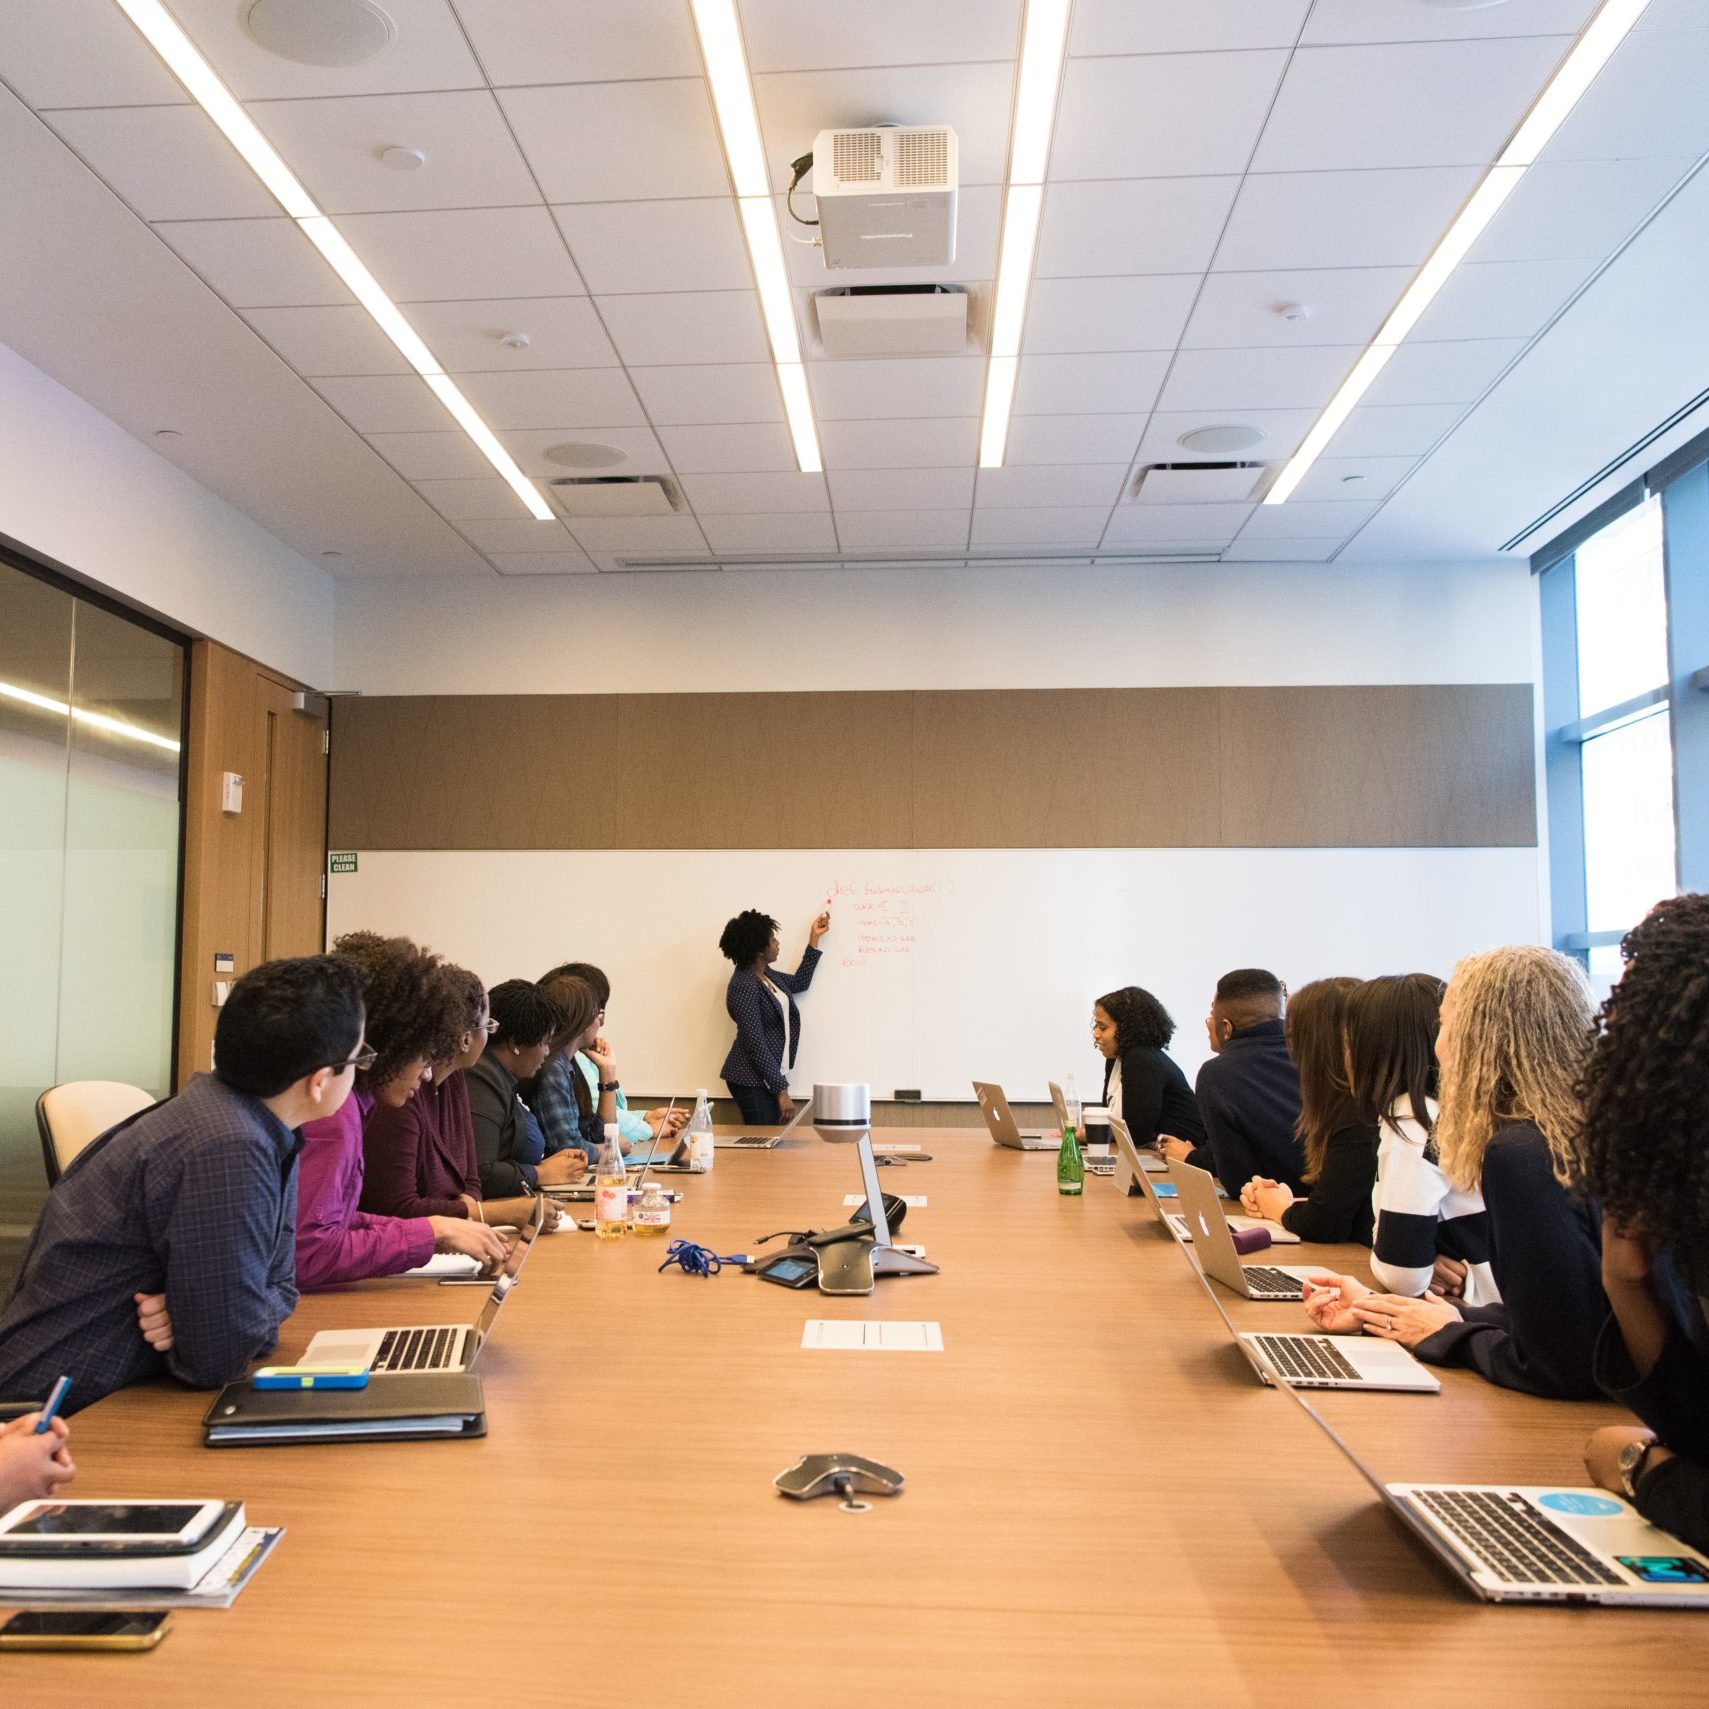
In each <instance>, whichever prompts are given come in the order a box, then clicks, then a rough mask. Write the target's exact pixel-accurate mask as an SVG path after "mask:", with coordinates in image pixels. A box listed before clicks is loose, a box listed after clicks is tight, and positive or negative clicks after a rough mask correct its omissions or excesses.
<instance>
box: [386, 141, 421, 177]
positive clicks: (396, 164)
mask: <svg viewBox="0 0 1709 1709" xmlns="http://www.w3.org/2000/svg"><path fill="white" fill-rule="evenodd" d="M376 152H377V153H378V155H379V158H380V161H381V163H382V164H383V165H386V166H389V167H391V169H392V170H393V171H394V172H414V171H415V170H416V169H417V168H418V167H422V166H425V165H426V164H427V151H426V150H425V149H421V148H404V147H402V146H401V145H399V144H396V143H394V144H393V145H392V147H390V148H382V149H379V150H377V151H376Z"/></svg>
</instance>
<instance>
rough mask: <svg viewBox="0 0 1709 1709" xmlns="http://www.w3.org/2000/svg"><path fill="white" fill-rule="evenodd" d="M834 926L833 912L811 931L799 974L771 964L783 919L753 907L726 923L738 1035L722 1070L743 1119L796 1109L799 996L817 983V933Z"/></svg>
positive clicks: (729, 1002) (766, 1120) (723, 942)
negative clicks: (792, 1091) (793, 1086)
mask: <svg viewBox="0 0 1709 1709" xmlns="http://www.w3.org/2000/svg"><path fill="white" fill-rule="evenodd" d="M830 929H831V916H830V914H829V912H826V913H823V914H821V915H820V916H819V917H818V918H817V919H816V920H815V921H814V922H813V924H812V925H811V926H810V927H809V928H808V932H807V949H806V953H805V954H804V955H803V956H802V957H801V965H800V966H799V967H798V968H796V970H795V971H794V972H793V973H779V972H777V971H776V969H775V968H774V967H773V965H772V964H773V963H774V962H775V961H776V960H777V957H778V943H777V921H776V920H774V919H772V917H771V916H770V915H769V914H762V913H760V912H759V910H758V909H755V908H747V909H744V910H743V911H742V912H741V913H740V914H738V915H737V916H736V917H735V919H733V920H732V921H730V923H729V924H728V925H727V926H725V928H724V935H723V936H722V937H721V938H719V940H718V947H719V949H721V950H722V951H723V952H724V954H725V955H726V956H727V957H728V958H729V959H730V960H731V961H733V962H734V963H735V964H736V971H735V972H734V973H732V974H731V975H730V983H729V985H728V987H726V989H725V992H724V1008H725V1010H726V1011H727V1012H728V1014H729V1016H730V1019H731V1020H733V1021H734V1022H735V1023H736V1039H735V1042H734V1043H733V1044H732V1045H731V1046H730V1054H729V1055H728V1056H726V1057H725V1058H724V1066H723V1068H722V1070H721V1071H720V1072H721V1073H722V1074H723V1076H724V1084H725V1085H726V1086H728V1087H729V1088H730V1096H731V1097H732V1098H734V1099H735V1100H736V1107H737V1108H738V1109H739V1110H740V1111H741V1112H742V1120H743V1121H745V1122H754V1123H756V1124H775V1123H777V1122H782V1121H788V1120H789V1118H790V1117H791V1116H792V1115H794V1114H795V1100H794V1099H793V1098H791V1097H790V1095H789V1070H790V1069H791V1068H793V1067H794V1066H795V1047H796V1045H797V1044H798V1043H799V1042H800V1039H801V1017H800V1014H799V1013H798V1012H797V1010H796V1007H795V999H796V998H797V997H799V996H800V995H801V994H802V993H803V992H804V991H805V990H806V989H807V987H808V986H809V985H811V984H812V983H813V970H814V968H815V967H817V966H818V964H819V940H820V938H822V937H823V936H824V935H825V933H826V932H828V931H829V930H830Z"/></svg>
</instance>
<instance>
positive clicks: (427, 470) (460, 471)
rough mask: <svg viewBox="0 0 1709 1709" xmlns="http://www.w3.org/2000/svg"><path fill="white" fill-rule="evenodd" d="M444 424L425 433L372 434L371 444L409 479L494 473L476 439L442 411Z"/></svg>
mask: <svg viewBox="0 0 1709 1709" xmlns="http://www.w3.org/2000/svg"><path fill="white" fill-rule="evenodd" d="M441 419H442V421H443V422H444V426H443V427H441V428H439V429H437V430H430V431H428V432H424V433H371V434H369V435H368V443H369V444H370V445H372V446H373V447H374V449H375V450H376V451H378V452H379V453H380V455H381V456H382V457H384V458H385V459H386V461H387V462H388V463H390V464H391V466H392V467H393V468H394V469H396V470H397V472H398V473H399V474H400V475H402V476H403V477H404V478H405V479H406V480H411V481H438V480H460V479H468V478H472V477H474V476H477V475H485V474H490V473H491V471H492V465H491V464H490V463H489V462H488V461H487V460H486V458H485V457H483V456H482V455H481V454H480V452H479V451H477V450H476V449H475V442H474V441H473V440H472V439H471V438H470V437H469V436H468V434H466V433H464V432H462V431H461V429H459V428H457V427H454V426H453V425H452V423H451V418H450V417H449V416H447V415H445V414H444V412H443V411H441Z"/></svg>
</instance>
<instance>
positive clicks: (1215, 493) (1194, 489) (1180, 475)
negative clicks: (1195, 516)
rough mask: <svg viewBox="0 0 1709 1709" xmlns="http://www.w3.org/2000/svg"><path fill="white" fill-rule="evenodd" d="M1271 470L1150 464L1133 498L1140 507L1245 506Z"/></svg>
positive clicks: (1266, 466) (1233, 465) (1256, 466)
mask: <svg viewBox="0 0 1709 1709" xmlns="http://www.w3.org/2000/svg"><path fill="white" fill-rule="evenodd" d="M1269 471H1270V465H1269V464H1268V463H1147V464H1146V465H1145V467H1144V468H1143V469H1141V470H1140V471H1139V473H1138V474H1137V475H1136V476H1135V477H1134V483H1133V491H1132V493H1131V494H1130V495H1129V497H1130V498H1132V499H1133V500H1135V501H1136V502H1138V503H1139V504H1243V503H1245V502H1246V501H1248V500H1250V499H1251V498H1252V497H1253V496H1254V495H1255V494H1256V492H1257V489H1258V486H1259V484H1260V482H1262V480H1263V479H1264V477H1265V476H1266V475H1267V474H1268V473H1269Z"/></svg>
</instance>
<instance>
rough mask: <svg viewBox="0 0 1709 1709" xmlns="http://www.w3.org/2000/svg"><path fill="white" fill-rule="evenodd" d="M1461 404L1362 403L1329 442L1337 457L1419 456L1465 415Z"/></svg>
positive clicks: (1463, 406)
mask: <svg viewBox="0 0 1709 1709" xmlns="http://www.w3.org/2000/svg"><path fill="white" fill-rule="evenodd" d="M1465 407H1466V406H1465V405H1464V404H1388V405H1385V406H1383V407H1381V408H1372V407H1371V405H1369V404H1361V405H1360V406H1359V408H1358V409H1356V410H1354V411H1353V413H1352V414H1351V415H1350V416H1348V418H1347V419H1346V421H1344V422H1343V423H1342V424H1341V430H1340V431H1339V432H1338V433H1337V434H1336V435H1335V437H1334V438H1333V439H1332V440H1330V442H1329V448H1330V450H1331V451H1332V452H1334V454H1335V455H1336V457H1338V458H1341V457H1422V456H1423V455H1424V453H1425V452H1426V451H1428V450H1429V449H1430V448H1431V446H1433V445H1434V444H1435V443H1436V441H1437V440H1438V439H1440V438H1441V437H1442V435H1443V434H1444V433H1446V432H1447V431H1448V430H1449V429H1450V428H1451V427H1452V426H1453V425H1454V423H1455V422H1456V421H1458V420H1459V419H1460V417H1461V416H1462V415H1464V414H1465Z"/></svg>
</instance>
